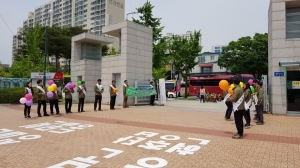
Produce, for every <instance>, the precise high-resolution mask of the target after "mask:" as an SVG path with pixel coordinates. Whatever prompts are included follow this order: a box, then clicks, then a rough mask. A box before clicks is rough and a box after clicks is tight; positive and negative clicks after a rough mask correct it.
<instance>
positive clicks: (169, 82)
mask: <svg viewBox="0 0 300 168" xmlns="http://www.w3.org/2000/svg"><path fill="white" fill-rule="evenodd" d="M165 86H166V90H167V91H168V92H174V93H175V83H174V82H173V81H172V80H167V81H166V82H165Z"/></svg>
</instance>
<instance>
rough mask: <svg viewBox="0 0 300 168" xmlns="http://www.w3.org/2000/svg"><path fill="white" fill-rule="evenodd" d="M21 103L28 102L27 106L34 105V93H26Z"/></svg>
mask: <svg viewBox="0 0 300 168" xmlns="http://www.w3.org/2000/svg"><path fill="white" fill-rule="evenodd" d="M20 103H21V104H26V105H27V106H32V104H33V101H32V94H30V93H28V94H26V95H25V97H22V98H21V99H20Z"/></svg>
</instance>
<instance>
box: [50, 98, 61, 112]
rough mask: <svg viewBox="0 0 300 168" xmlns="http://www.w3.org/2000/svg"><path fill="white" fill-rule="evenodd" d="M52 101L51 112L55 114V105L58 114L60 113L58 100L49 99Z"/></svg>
mask: <svg viewBox="0 0 300 168" xmlns="http://www.w3.org/2000/svg"><path fill="white" fill-rule="evenodd" d="M49 102H50V113H51V114H53V106H54V107H55V110H56V114H59V107H58V100H57V99H54V100H49Z"/></svg>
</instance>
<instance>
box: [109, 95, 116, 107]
mask: <svg viewBox="0 0 300 168" xmlns="http://www.w3.org/2000/svg"><path fill="white" fill-rule="evenodd" d="M116 98H117V96H110V109H114V108H115V104H116Z"/></svg>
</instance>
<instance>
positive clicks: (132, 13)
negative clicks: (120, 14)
mask: <svg viewBox="0 0 300 168" xmlns="http://www.w3.org/2000/svg"><path fill="white" fill-rule="evenodd" d="M134 14H137V12H130V13H127V14H126V20H128V15H134Z"/></svg>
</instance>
